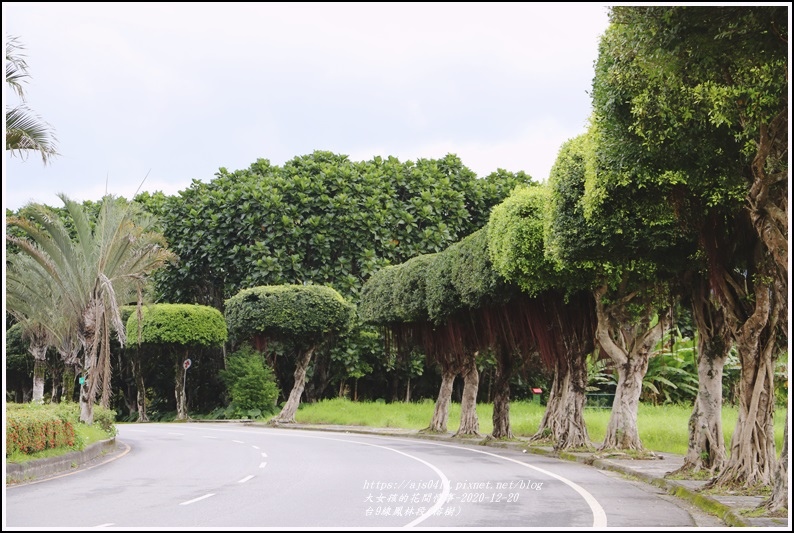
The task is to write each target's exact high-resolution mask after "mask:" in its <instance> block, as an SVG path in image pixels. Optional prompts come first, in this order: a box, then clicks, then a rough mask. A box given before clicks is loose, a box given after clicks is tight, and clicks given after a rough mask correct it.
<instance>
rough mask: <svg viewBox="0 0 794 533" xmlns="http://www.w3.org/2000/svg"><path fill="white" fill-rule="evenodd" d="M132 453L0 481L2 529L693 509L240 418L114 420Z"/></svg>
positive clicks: (436, 453)
mask: <svg viewBox="0 0 794 533" xmlns="http://www.w3.org/2000/svg"><path fill="white" fill-rule="evenodd" d="M118 429H119V434H118V436H117V440H118V441H120V442H122V443H124V444H126V445H128V446H129V452H128V453H126V454H125V455H124V456H122V457H120V458H118V459H117V460H114V461H110V462H108V463H106V464H103V465H101V466H99V467H96V468H91V469H89V470H85V471H78V472H75V473H72V474H70V475H64V476H60V477H57V478H54V479H48V480H45V481H41V482H38V483H32V484H28V485H21V486H15V487H8V488H7V489H6V494H5V501H4V505H5V509H4V512H5V525H6V526H7V527H8V528H15V527H20V528H28V527H35V528H40V529H58V528H92V527H107V528H120V529H126V528H160V529H163V528H259V529H262V528H274V529H285V528H368V529H371V528H401V527H419V528H439V529H444V528H456V529H459V528H525V529H544V530H546V529H548V528H582V527H584V528H597V529H603V528H613V527H614V528H633V529H637V528H646V527H648V528H653V529H658V528H664V527H693V526H696V525H698V524H697V523H696V522H695V519H694V518H693V515H692V512H691V509H687V508H686V507H685V506H684V504H683V503H681V502H678V501H677V500H676V499H675V498H671V497H669V496H666V495H665V494H664V493H663V492H662V491H660V490H658V489H655V488H654V487H651V486H648V485H644V484H642V483H637V482H632V481H628V480H626V479H623V478H622V477H620V476H619V475H617V474H614V473H607V472H604V471H601V470H597V469H595V468H592V467H589V466H586V465H581V464H578V463H572V462H567V461H561V460H558V459H554V458H551V457H543V456H537V455H530V454H522V453H520V452H517V451H511V450H501V449H491V448H489V449H482V447H476V446H465V445H452V444H446V443H438V442H434V441H427V440H420V439H410V438H402V437H383V436H371V435H357V434H339V433H326V432H318V431H296V430H290V429H278V428H266V427H250V426H245V425H241V424H240V425H238V424H223V425H219V424H184V423H183V424H124V425H119V426H118Z"/></svg>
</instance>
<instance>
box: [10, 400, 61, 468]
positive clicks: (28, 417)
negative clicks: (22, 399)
mask: <svg viewBox="0 0 794 533" xmlns="http://www.w3.org/2000/svg"><path fill="white" fill-rule="evenodd" d="M11 405H15V406H17V407H15V408H11V409H8V410H7V421H6V457H8V456H9V455H11V454H14V453H23V454H31V453H36V452H40V451H43V450H46V449H52V448H60V447H61V446H68V447H71V446H74V444H75V442H76V440H75V430H74V424H75V421H74V420H72V419H71V417H66V416H64V413H63V411H60V412H55V411H53V410H52V409H45V408H43V406H40V405H37V404H11Z"/></svg>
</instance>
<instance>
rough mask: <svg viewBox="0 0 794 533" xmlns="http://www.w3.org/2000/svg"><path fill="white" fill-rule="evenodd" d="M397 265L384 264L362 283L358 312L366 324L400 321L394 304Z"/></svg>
mask: <svg viewBox="0 0 794 533" xmlns="http://www.w3.org/2000/svg"><path fill="white" fill-rule="evenodd" d="M398 272H399V267H398V266H394V265H389V266H386V267H384V268H382V269H380V270H378V271H377V272H375V273H374V274H372V276H371V277H370V278H369V279H368V280H367V282H366V283H364V286H363V288H362V289H361V297H360V299H359V306H358V312H359V315H360V316H361V319H362V320H363V321H364V322H365V323H367V324H380V325H384V324H392V323H395V322H399V321H401V317H400V316H399V315H398V314H397V309H396V308H395V306H394V301H393V295H394V286H395V282H396V280H397V274H398Z"/></svg>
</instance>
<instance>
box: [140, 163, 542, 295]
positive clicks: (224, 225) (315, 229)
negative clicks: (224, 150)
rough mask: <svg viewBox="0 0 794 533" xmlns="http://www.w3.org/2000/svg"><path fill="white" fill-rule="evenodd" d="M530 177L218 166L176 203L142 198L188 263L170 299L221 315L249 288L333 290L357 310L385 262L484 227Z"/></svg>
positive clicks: (436, 169) (439, 167)
mask: <svg viewBox="0 0 794 533" xmlns="http://www.w3.org/2000/svg"><path fill="white" fill-rule="evenodd" d="M529 179H530V178H529V176H527V175H526V174H524V173H517V174H512V173H509V172H506V171H503V170H500V171H498V172H495V173H493V174H491V175H489V176H487V177H486V178H484V179H478V178H477V176H476V175H475V174H474V173H473V172H471V171H470V170H469V169H467V168H466V167H465V166H463V164H462V163H461V161H460V159H459V158H457V157H456V156H454V155H452V154H450V155H447V156H446V157H444V158H442V159H419V160H417V161H416V162H412V161H406V162H400V161H399V160H398V159H397V158H394V157H388V158H385V159H384V158H381V157H375V158H374V159H372V160H370V161H362V162H353V161H350V160H349V159H348V157H347V156H345V155H339V154H333V153H330V152H324V151H315V152H313V153H312V154H309V155H305V156H299V157H295V158H294V159H292V160H290V161H288V162H287V163H285V164H284V165H283V167H278V166H273V165H271V164H270V162H269V161H267V160H265V159H260V160H258V161H256V162H255V163H253V164H252V165H251V166H250V167H249V168H247V169H242V170H237V171H234V172H229V171H227V170H226V169H224V168H222V169H220V171H219V172H218V173H217V174H216V176H215V179H213V180H212V181H211V182H209V183H206V182H202V181H199V180H194V182H193V184H192V185H191V186H190V187H189V188H188V189H186V190H184V191H182V192H180V194H179V196H174V197H169V198H167V199H166V200H165V201H161V199H158V198H145V199H143V201H144V203H145V204H146V205H147V207H149V208H150V209H152V210H153V211H154V212H156V213H157V214H159V215H160V217H161V221H162V227H163V231H164V233H165V235H166V237H167V239H168V241H169V242H170V243H172V246H173V249H174V251H175V252H177V253H178V254H179V256H180V258H181V262H180V264H179V265H178V266H174V267H172V268H170V269H168V270H167V271H164V272H162V273H161V275H160V276H159V277H158V287H159V289H160V291H161V295H162V297H163V299H165V300H167V301H172V302H184V301H191V302H199V303H204V304H207V305H212V306H214V307H217V308H219V309H220V308H222V304H223V301H224V300H225V299H228V298H229V297H231V296H232V295H234V294H236V293H237V292H239V291H240V290H241V289H244V288H248V287H253V286H264V285H282V284H303V283H313V284H317V285H328V286H331V287H333V288H335V289H336V290H337V291H339V292H340V293H341V294H342V295H344V297H345V298H347V299H349V300H350V301H351V302H353V303H356V302H357V301H358V295H359V292H360V290H361V287H362V285H363V283H364V282H365V281H366V280H367V279H368V278H369V277H370V276H371V275H372V274H373V273H374V272H375V271H377V270H379V269H380V268H382V267H384V266H386V265H388V264H399V263H402V262H405V261H407V260H408V259H410V258H412V257H415V256H417V255H421V254H428V253H434V252H437V251H440V250H442V249H443V248H445V247H446V246H448V245H449V244H451V243H453V242H455V241H457V240H459V239H460V238H461V237H463V236H465V235H468V234H469V233H471V232H472V231H474V230H476V229H478V228H480V227H482V226H483V225H484V224H485V223H486V221H487V216H488V213H489V211H490V208H491V207H492V206H493V205H495V204H496V203H498V202H499V201H501V199H502V198H503V197H504V196H505V195H507V194H508V193H509V191H510V190H511V189H512V188H513V187H515V186H516V185H517V184H519V183H524V182H528V181H529Z"/></svg>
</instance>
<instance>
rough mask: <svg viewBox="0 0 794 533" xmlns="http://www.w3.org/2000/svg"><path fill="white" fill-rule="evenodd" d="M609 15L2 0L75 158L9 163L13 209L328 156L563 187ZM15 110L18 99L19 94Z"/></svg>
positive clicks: (40, 95) (127, 193) (572, 10)
mask: <svg viewBox="0 0 794 533" xmlns="http://www.w3.org/2000/svg"><path fill="white" fill-rule="evenodd" d="M607 13H608V8H607V7H606V5H605V4H595V3H501V4H500V3H470V2H464V3H435V4H433V3H430V4H428V3H173V4H160V3H156V4H154V3H153V4H146V3H60V2H58V3H29V2H24V3H18V2H3V38H4V43H3V44H4V45H5V39H6V36H8V35H12V36H17V37H18V38H19V41H20V42H21V43H22V44H23V45H24V47H25V50H24V54H25V56H26V60H27V63H28V67H29V73H30V75H31V77H30V79H29V81H28V83H27V85H26V87H25V91H26V96H27V102H28V105H29V106H30V107H31V108H32V109H33V110H34V111H35V112H36V113H37V114H38V115H40V116H41V117H42V118H43V119H44V120H46V121H47V122H48V123H50V124H51V125H52V127H53V129H54V130H55V132H56V135H57V138H58V149H59V152H60V154H61V155H60V156H59V157H57V158H55V159H53V160H52V163H51V164H49V165H47V166H44V165H43V164H42V161H41V158H40V157H38V156H36V155H35V154H31V155H30V156H29V157H28V158H27V159H25V160H23V159H21V158H18V157H10V156H9V155H8V152H6V158H5V161H4V164H3V205H4V207H8V208H10V209H18V208H19V207H21V206H23V205H24V204H25V203H27V202H29V201H36V202H42V203H45V204H48V205H52V206H61V205H62V202H61V201H60V199H58V197H57V196H56V194H57V193H61V192H62V193H65V194H66V195H67V196H69V197H70V198H72V199H75V200H78V201H82V200H99V199H100V198H101V197H102V195H103V194H104V193H105V192H106V191H107V192H108V193H111V194H114V195H118V196H124V197H127V198H131V197H132V196H133V195H134V194H135V192H136V189H138V187H139V186H140V184H141V182H142V181H143V180H144V178H145V177H146V176H147V175H148V177H147V178H146V181H145V182H144V183H143V186H142V190H146V191H150V192H154V191H157V190H160V191H163V192H164V193H166V194H176V193H177V192H178V191H180V190H183V189H186V188H187V187H188V186H189V185H190V183H191V182H192V180H194V179H197V180H201V181H210V180H211V179H213V177H214V175H215V173H216V172H217V171H218V169H219V168H220V167H226V168H227V169H229V170H237V169H241V168H247V167H248V166H249V165H250V164H251V163H253V162H254V161H256V160H257V159H258V158H265V159H269V160H270V161H271V163H273V164H275V165H282V164H284V163H285V162H286V161H288V160H290V159H292V158H294V157H296V156H301V155H306V154H310V153H312V152H313V151H315V150H328V151H331V152H334V153H338V154H346V155H348V156H349V157H350V159H352V160H354V161H362V160H369V159H371V158H372V157H374V156H376V155H380V156H384V157H385V156H390V155H392V156H396V157H398V158H399V159H400V160H401V161H405V160H414V161H415V160H416V159H418V158H442V157H444V156H445V155H446V154H448V153H454V154H457V155H458V156H459V157H460V158H461V160H462V162H463V164H464V165H466V166H467V167H469V168H470V169H472V170H473V171H474V172H475V173H476V174H477V175H478V176H485V175H487V174H489V173H491V172H493V171H495V170H497V169H498V168H503V169H506V170H509V171H513V172H517V171H520V170H523V171H525V172H527V173H528V174H530V175H531V176H532V177H533V178H535V179H536V180H539V181H542V180H545V179H546V178H547V177H548V173H549V170H550V169H551V166H552V164H553V163H554V160H555V158H556V156H557V152H558V150H559V148H560V145H561V144H562V143H563V142H565V141H566V140H568V139H570V138H572V137H574V136H576V135H578V134H580V133H583V132H584V131H585V127H586V122H587V118H588V115H589V114H590V109H591V101H590V96H589V92H590V89H591V83H592V78H593V62H594V61H595V59H596V57H597V53H598V39H599V37H600V36H601V35H602V34H603V32H604V31H605V29H606V26H607ZM3 99H4V103H5V105H6V106H15V105H17V104H18V103H19V99H18V98H17V97H16V95H14V94H13V93H10V92H9V91H8V88H7V86H5V87H4V92H3Z"/></svg>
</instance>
